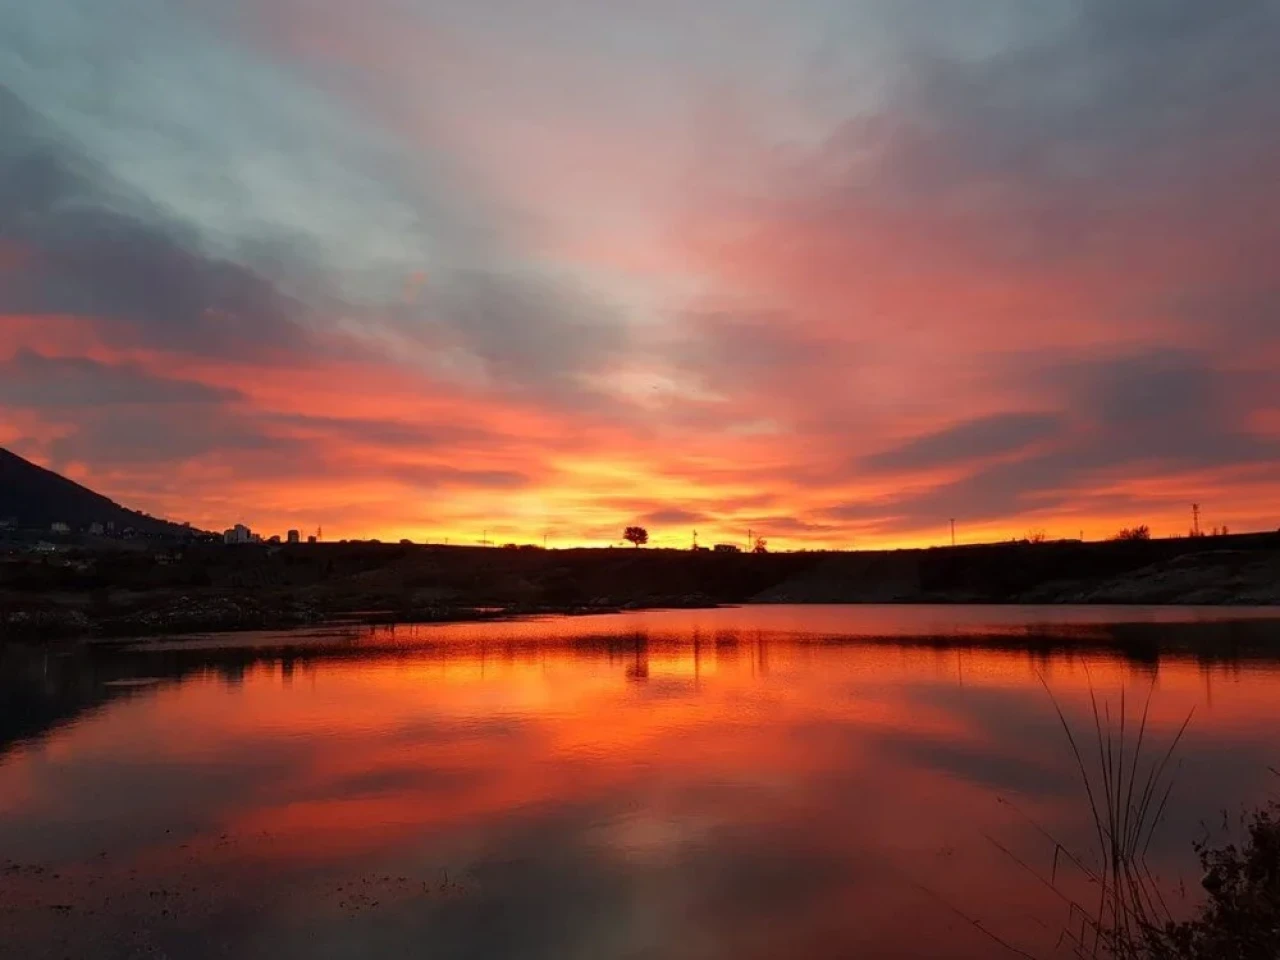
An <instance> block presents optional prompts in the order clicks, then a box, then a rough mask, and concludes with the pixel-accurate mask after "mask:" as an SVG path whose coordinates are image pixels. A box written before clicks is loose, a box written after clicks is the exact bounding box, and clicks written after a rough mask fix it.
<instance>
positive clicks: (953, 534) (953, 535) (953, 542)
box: [951, 517, 956, 547]
mask: <svg viewBox="0 0 1280 960" xmlns="http://www.w3.org/2000/svg"><path fill="white" fill-rule="evenodd" d="M951 545H952V546H953V547H954V546H955V545H956V518H955V517H952V518H951Z"/></svg>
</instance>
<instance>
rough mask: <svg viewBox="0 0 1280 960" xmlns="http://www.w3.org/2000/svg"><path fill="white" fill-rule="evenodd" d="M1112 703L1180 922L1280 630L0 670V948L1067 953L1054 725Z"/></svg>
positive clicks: (1278, 744)
mask: <svg viewBox="0 0 1280 960" xmlns="http://www.w3.org/2000/svg"><path fill="white" fill-rule="evenodd" d="M1122 696H1123V698H1124V710H1125V716H1126V723H1127V737H1128V740H1127V743H1128V744H1130V747H1129V749H1130V751H1132V749H1133V747H1132V744H1133V743H1134V741H1135V731H1136V730H1137V728H1138V726H1139V718H1140V717H1141V715H1142V713H1143V710H1144V705H1145V704H1147V703H1148V698H1149V708H1148V709H1147V720H1146V724H1145V728H1144V730H1143V736H1144V738H1145V747H1144V750H1145V752H1144V753H1143V754H1142V758H1143V759H1144V760H1145V759H1147V758H1150V759H1151V762H1152V763H1155V762H1157V761H1158V760H1159V758H1160V756H1161V754H1162V753H1163V751H1164V750H1165V749H1166V748H1167V747H1168V746H1169V744H1170V743H1171V742H1172V740H1173V739H1174V737H1175V736H1176V735H1177V732H1178V730H1179V728H1180V727H1181V726H1182V725H1183V723H1184V722H1185V721H1186V719H1187V717H1188V715H1189V714H1190V716H1191V719H1190V722H1189V723H1188V724H1187V726H1186V732H1185V734H1184V735H1183V737H1182V739H1181V741H1180V742H1179V743H1178V745H1177V747H1176V749H1175V751H1174V753H1173V757H1172V760H1171V761H1170V763H1169V765H1168V767H1167V775H1168V777H1169V778H1170V779H1171V781H1172V785H1173V788H1172V792H1171V793H1170V794H1169V800H1168V803H1167V805H1166V806H1165V808H1164V815H1163V817H1162V822H1161V823H1160V825H1159V826H1158V828H1157V829H1156V831H1155V832H1154V833H1153V835H1152V838H1151V843H1150V847H1149V850H1148V862H1149V864H1150V866H1151V869H1152V873H1153V875H1154V876H1155V877H1156V878H1157V879H1158V882H1159V884H1160V886H1161V888H1162V890H1163V891H1164V896H1165V897H1166V898H1167V900H1168V902H1169V906H1170V910H1171V912H1173V913H1175V914H1177V913H1183V912H1185V911H1186V910H1188V909H1189V908H1190V906H1191V904H1192V903H1193V901H1194V897H1195V894H1196V890H1197V884H1198V879H1199V870H1198V866H1197V862H1196V858H1195V855H1194V852H1193V850H1192V847H1191V844H1192V842H1193V841H1194V840H1197V839H1204V838H1206V837H1207V838H1210V839H1220V838H1226V837H1230V836H1233V835H1235V836H1238V833H1239V816H1240V813H1241V811H1242V810H1244V809H1246V808H1249V807H1254V806H1256V805H1258V804H1259V803H1262V802H1265V801H1266V800H1267V798H1268V797H1269V796H1274V795H1275V794H1276V792H1277V788H1278V787H1280V780H1278V779H1277V777H1276V775H1275V774H1273V773H1272V772H1271V771H1270V770H1269V768H1270V767H1277V766H1280V609H1269V610H1252V609H1245V610H1234V609H1214V610H1201V609H1175V608H1161V609H1148V608H1061V607H1058V608H1025V607H1023V608H1018V607H1004V608H992V607H870V606H861V607H860V606H850V607H746V608H736V609H719V610H678V611H651V612H637V613H624V614H616V615H603V616H592V617H580V618H548V619H537V620H528V621H516V622H490V623H473V624H459V625H432V626H400V627H376V628H365V627H343V628H326V629H319V630H313V631H304V632H292V633H260V634H245V635H226V636H217V637H204V638H192V639H185V640H175V641H171V642H148V643H146V644H138V645H135V646H124V647H121V646H116V645H112V646H106V645H88V646H74V647H66V648H60V647H59V648H48V649H41V648H32V647H26V648H18V647H9V648H4V649H3V650H2V651H0V956H3V957H5V958H8V957H14V958H18V957H21V958H24V960H34V958H43V957H74V958H80V957H93V958H116V957H119V958H124V957H172V958H184V960H187V958H196V960H200V958H206V957H210V958H211V957H234V958H264V960H265V958H272V960H292V958H303V957H305V958H334V960H338V958H344V960H345V958H357V957H360V958H364V957H378V958H383V957H387V958H401V957H406V958H407V957H415V958H417V957H432V958H468V960H472V958H475V960H479V958H507V957H513V958H547V960H553V958H554V960H566V958H581V960H614V958H664V960H667V958H675V960H729V958H732V960H752V958H775V957H805V958H814V960H823V958H828V957H830V958H836V957H853V956H870V957H930V958H939V957H940V958H977V957H998V956H1003V955H1012V954H1005V953H1004V952H1003V948H1002V947H1000V946H999V945H998V944H997V943H996V938H998V939H1000V940H1003V941H1005V942H1007V943H1010V944H1012V945H1016V946H1018V947H1019V948H1020V949H1024V950H1026V951H1028V952H1030V953H1032V954H1033V955H1035V956H1045V957H1048V956H1059V955H1061V956H1065V955H1067V951H1066V948H1065V947H1064V946H1061V945H1058V941H1059V939H1060V934H1061V932H1062V930H1063V929H1064V927H1065V928H1070V926H1071V925H1072V924H1073V923H1074V920H1073V918H1072V916H1071V910H1070V908H1069V907H1067V906H1066V905H1065V903H1064V901H1063V900H1062V898H1061V897H1060V896H1059V895H1058V894H1057V893H1055V892H1054V890H1053V889H1050V886H1049V885H1048V884H1046V883H1044V882H1043V879H1044V878H1050V879H1051V881H1052V884H1053V885H1054V886H1056V887H1059V888H1060V889H1063V890H1067V891H1076V892H1078V891H1080V890H1085V891H1086V892H1087V888H1088V882H1087V879H1086V878H1085V877H1084V876H1083V874H1082V873H1081V872H1080V871H1079V869H1078V868H1075V867H1073V866H1072V865H1071V864H1070V863H1069V862H1068V858H1067V857H1066V855H1065V854H1063V853H1062V852H1061V851H1060V850H1058V846H1057V845H1058V844H1059V843H1060V844H1061V845H1062V847H1063V848H1065V849H1067V850H1069V851H1073V852H1075V853H1076V854H1077V855H1078V857H1079V858H1080V860H1081V862H1082V863H1084V864H1085V865H1086V866H1087V865H1088V864H1089V863H1091V862H1093V860H1094V859H1096V848H1097V839H1096V835H1095V830H1094V825H1093V820H1092V817H1091V815H1090V812H1089V801H1088V800H1087V798H1086V794H1085V790H1084V786H1083V781H1082V778H1081V774H1080V772H1079V769H1078V767H1077V762H1076V759H1075V756H1074V754H1073V753H1072V751H1071V748H1070V745H1069V743H1068V740H1067V736H1066V733H1065V731H1064V729H1063V723H1062V720H1060V718H1059V714H1058V712H1057V711H1058V709H1059V708H1060V709H1061V711H1062V716H1063V717H1065V719H1066V722H1067V724H1068V726H1069V727H1070V728H1071V729H1072V730H1073V732H1074V734H1075V736H1077V737H1078V738H1079V742H1080V743H1081V744H1082V745H1083V746H1084V748H1085V749H1083V750H1082V753H1084V754H1086V755H1088V756H1090V757H1093V756H1094V755H1095V754H1096V751H1097V745H1096V744H1097V741H1096V731H1095V726H1094V713H1093V706H1092V703H1093V702H1096V703H1097V704H1098V707H1099V712H1100V715H1101V716H1103V717H1104V719H1105V718H1107V717H1109V718H1110V721H1111V728H1112V729H1113V730H1114V729H1118V725H1119V718H1120V710H1121V697H1122ZM1055 703H1056V706H1055ZM1090 751H1092V753H1091V752H1090ZM1050 837H1051V838H1052V839H1049V838H1050ZM1072 895H1074V893H1073V894H1072ZM1082 896H1083V895H1082ZM1076 926H1078V924H1076Z"/></svg>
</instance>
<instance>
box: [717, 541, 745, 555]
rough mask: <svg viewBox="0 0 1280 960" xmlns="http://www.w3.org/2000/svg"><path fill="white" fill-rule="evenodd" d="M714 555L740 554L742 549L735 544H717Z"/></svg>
mask: <svg viewBox="0 0 1280 960" xmlns="http://www.w3.org/2000/svg"><path fill="white" fill-rule="evenodd" d="M715 549H716V553H741V552H742V548H741V547H739V546H738V545H737V544H736V543H717V544H716V547H715Z"/></svg>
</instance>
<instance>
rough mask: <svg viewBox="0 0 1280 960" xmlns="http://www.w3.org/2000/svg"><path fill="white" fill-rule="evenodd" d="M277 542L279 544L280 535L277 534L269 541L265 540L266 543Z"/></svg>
mask: <svg viewBox="0 0 1280 960" xmlns="http://www.w3.org/2000/svg"><path fill="white" fill-rule="evenodd" d="M279 542H280V534H278V533H277V534H275V535H274V536H272V537H271V538H270V539H269V540H267V543H279Z"/></svg>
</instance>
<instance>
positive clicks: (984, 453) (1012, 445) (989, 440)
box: [859, 413, 1064, 473]
mask: <svg viewBox="0 0 1280 960" xmlns="http://www.w3.org/2000/svg"><path fill="white" fill-rule="evenodd" d="M1063 428H1064V423H1063V419H1062V417H1060V416H1057V415H1055V414H1047V413H997V414H992V415H991V416H987V417H981V418H979V419H977V420H969V421H967V422H965V423H960V424H956V425H955V426H952V427H948V428H946V429H945V430H939V431H937V432H936V433H931V434H928V435H926V436H923V437H917V438H916V439H914V440H911V441H908V442H907V443H905V444H903V445H901V446H899V447H897V448H895V449H892V450H886V451H885V452H883V453H878V454H875V455H873V456H870V457H866V458H864V459H863V460H862V461H861V462H860V464H859V467H860V469H861V470H869V471H871V472H875V473H879V472H886V471H889V472H892V471H898V470H923V469H928V468H929V467H937V466H946V465H949V464H955V463H962V462H966V461H973V460H975V459H978V458H982V457H989V456H993V455H997V454H1002V453H1014V452H1017V451H1019V450H1023V449H1025V448H1026V447H1028V446H1030V445H1031V444H1033V443H1036V442H1038V441H1042V440H1047V439H1050V438H1053V437H1056V436H1058V435H1059V434H1061V432H1062V430H1063Z"/></svg>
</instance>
